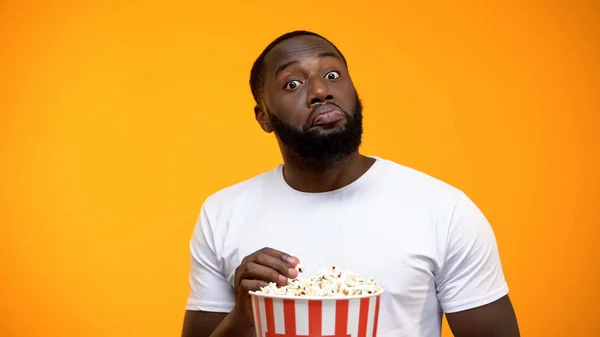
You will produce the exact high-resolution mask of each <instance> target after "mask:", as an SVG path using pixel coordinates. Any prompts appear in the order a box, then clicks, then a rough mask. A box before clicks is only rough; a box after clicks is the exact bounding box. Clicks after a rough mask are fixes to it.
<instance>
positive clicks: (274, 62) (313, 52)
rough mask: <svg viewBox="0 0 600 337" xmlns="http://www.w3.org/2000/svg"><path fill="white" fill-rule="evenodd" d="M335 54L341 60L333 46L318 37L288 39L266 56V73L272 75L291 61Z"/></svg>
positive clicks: (307, 36)
mask: <svg viewBox="0 0 600 337" xmlns="http://www.w3.org/2000/svg"><path fill="white" fill-rule="evenodd" d="M322 53H330V54H335V55H337V57H339V58H340V60H341V58H342V57H341V55H340V54H339V53H338V52H337V51H336V50H335V48H334V47H333V45H332V44H331V43H329V42H327V41H325V40H323V39H322V38H320V37H318V36H312V35H302V36H296V37H293V38H290V39H287V40H285V41H283V42H281V43H279V44H278V45H277V46H275V47H274V48H273V49H271V50H270V51H269V52H268V53H267V55H266V56H265V71H266V72H267V73H272V72H274V71H275V69H276V68H277V67H278V66H279V65H281V64H282V63H285V62H289V61H292V60H293V61H299V62H302V60H303V59H311V58H317V57H318V56H319V54H322Z"/></svg>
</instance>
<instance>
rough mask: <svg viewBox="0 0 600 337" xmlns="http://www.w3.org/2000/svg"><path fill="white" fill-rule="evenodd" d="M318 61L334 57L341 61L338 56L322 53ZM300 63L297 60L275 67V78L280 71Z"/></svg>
mask: <svg viewBox="0 0 600 337" xmlns="http://www.w3.org/2000/svg"><path fill="white" fill-rule="evenodd" d="M318 57H319V59H322V58H325V57H334V58H336V59H338V60H341V58H340V56H339V55H338V54H336V53H334V52H323V53H320V54H319V56H318ZM298 63H300V61H298V60H293V61H289V62H286V63H284V64H282V65H280V66H279V67H277V69H276V70H275V77H277V76H278V75H279V74H280V73H281V72H282V71H284V70H285V69H286V68H287V67H289V66H292V65H295V64H298Z"/></svg>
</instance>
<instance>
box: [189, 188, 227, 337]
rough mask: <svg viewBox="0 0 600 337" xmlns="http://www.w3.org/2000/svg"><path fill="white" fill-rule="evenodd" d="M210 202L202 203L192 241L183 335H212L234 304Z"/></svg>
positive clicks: (196, 336)
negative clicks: (218, 246)
mask: <svg viewBox="0 0 600 337" xmlns="http://www.w3.org/2000/svg"><path fill="white" fill-rule="evenodd" d="M210 203H211V200H210V199H209V200H207V201H206V202H205V203H204V205H203V206H202V209H201V212H200V216H199V217H198V221H197V222H196V225H195V227H194V231H193V234H192V238H191V240H190V257H191V258H190V260H191V265H190V275H189V282H190V294H189V297H188V300H187V304H186V312H185V317H184V320H183V329H182V337H209V336H211V334H212V333H213V331H215V329H217V327H218V326H219V325H225V324H224V323H226V322H227V321H226V320H225V318H226V317H227V316H228V313H229V312H231V311H232V309H233V308H234V304H235V294H234V289H233V286H232V285H231V284H229V282H228V281H227V278H226V277H225V275H223V272H222V271H221V268H220V266H219V262H218V257H217V253H216V249H215V239H216V238H215V236H217V237H218V235H215V233H214V231H213V227H212V223H211V220H212V218H211V216H210V214H209V213H210V212H209V209H210ZM222 323H223V324H222ZM221 330H223V328H221ZM226 335H227V334H223V336H226ZM230 335H231V334H230ZM215 336H219V334H215Z"/></svg>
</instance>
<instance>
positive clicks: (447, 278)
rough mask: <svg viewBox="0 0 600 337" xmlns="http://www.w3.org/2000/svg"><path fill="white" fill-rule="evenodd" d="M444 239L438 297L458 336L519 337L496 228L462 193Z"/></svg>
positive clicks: (438, 276) (453, 330)
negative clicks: (497, 241)
mask: <svg viewBox="0 0 600 337" xmlns="http://www.w3.org/2000/svg"><path fill="white" fill-rule="evenodd" d="M444 230H445V231H446V235H445V236H441V237H443V238H445V240H444V242H446V244H445V250H444V251H445V256H444V259H443V261H444V262H443V265H442V266H441V268H440V270H439V271H438V273H437V274H436V276H435V278H436V286H437V291H438V299H439V301H440V304H441V305H442V309H443V310H444V312H445V314H446V318H447V320H448V325H449V326H450V329H451V330H452V332H453V334H454V335H455V336H456V337H474V336H477V337H519V336H520V334H519V328H518V324H517V319H516V315H515V312H514V309H513V306H512V304H511V301H510V299H509V297H508V285H507V283H506V280H505V279H504V274H503V271H502V265H501V262H500V255H499V252H498V247H497V243H496V238H495V235H494V233H493V230H492V228H491V226H490V224H489V222H488V221H487V219H486V218H485V216H484V215H483V213H482V212H481V211H480V210H479V209H478V208H477V206H476V205H475V204H474V203H473V202H472V201H471V200H470V199H469V198H468V197H467V196H466V195H464V194H462V195H461V196H460V198H459V200H458V201H457V203H456V206H455V209H454V212H453V214H452V218H451V221H450V224H449V226H448V227H447V228H445V229H444Z"/></svg>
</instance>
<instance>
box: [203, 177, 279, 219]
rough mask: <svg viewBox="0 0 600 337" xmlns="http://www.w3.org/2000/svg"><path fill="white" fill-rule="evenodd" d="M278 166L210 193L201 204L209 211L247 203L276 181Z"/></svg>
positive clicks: (213, 211)
mask: <svg viewBox="0 0 600 337" xmlns="http://www.w3.org/2000/svg"><path fill="white" fill-rule="evenodd" d="M278 173H279V167H276V168H273V169H271V170H269V171H266V172H263V173H261V174H259V175H256V176H253V177H250V178H248V179H246V180H243V181H240V182H237V183H235V184H233V185H230V186H227V187H225V188H222V189H220V190H218V191H216V192H213V193H212V194H210V195H209V196H208V197H207V198H206V200H204V203H203V205H202V208H203V209H204V210H205V211H206V212H209V213H215V212H220V211H222V210H226V209H231V208H232V206H235V205H236V204H240V203H247V202H249V201H251V200H252V199H256V198H257V196H259V195H260V194H262V193H264V191H265V190H268V189H269V188H271V187H272V186H274V185H275V184H276V183H277V174H278Z"/></svg>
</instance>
